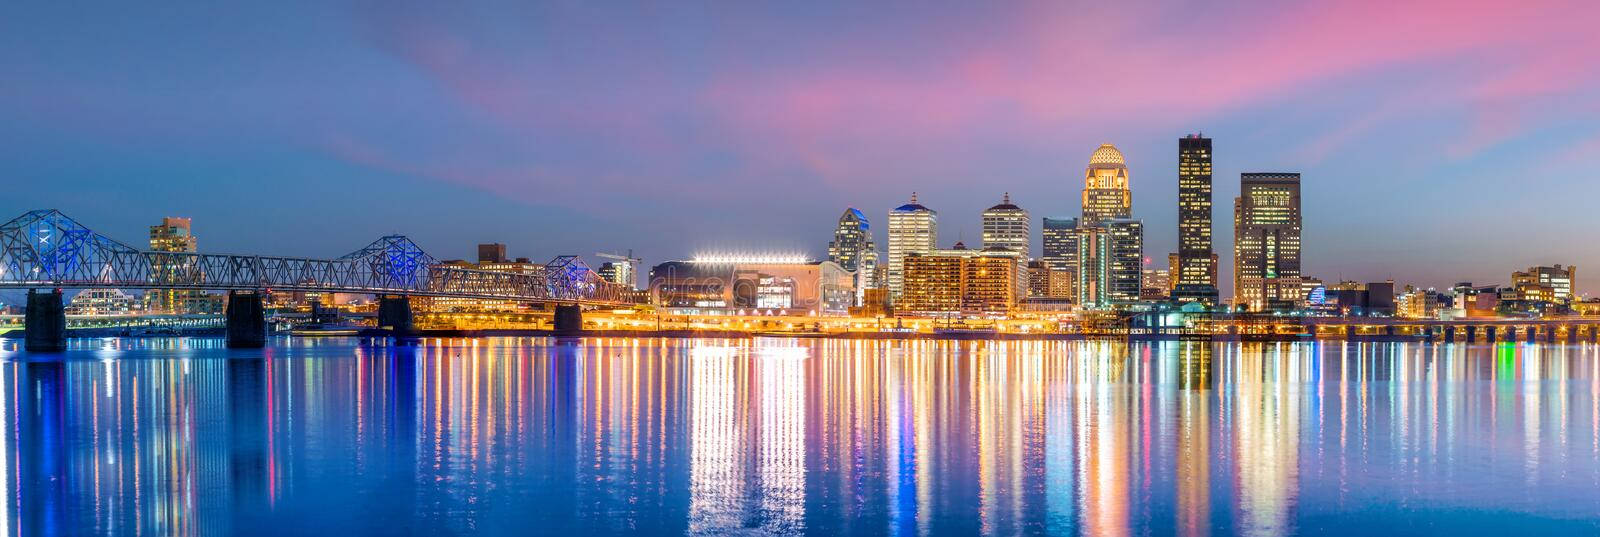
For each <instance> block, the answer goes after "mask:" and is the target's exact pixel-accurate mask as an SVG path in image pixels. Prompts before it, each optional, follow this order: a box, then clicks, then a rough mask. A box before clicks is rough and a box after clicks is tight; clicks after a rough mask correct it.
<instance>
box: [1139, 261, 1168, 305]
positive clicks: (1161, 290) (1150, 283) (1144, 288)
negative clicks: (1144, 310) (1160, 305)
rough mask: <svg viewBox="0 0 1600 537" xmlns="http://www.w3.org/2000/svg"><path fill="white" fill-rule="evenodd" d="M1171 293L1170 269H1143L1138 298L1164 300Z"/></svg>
mask: <svg viewBox="0 0 1600 537" xmlns="http://www.w3.org/2000/svg"><path fill="white" fill-rule="evenodd" d="M1171 293H1172V271H1171V270H1169V269H1148V268H1147V269H1144V272H1143V275H1142V278H1141V282H1140V284H1139V299H1140V300H1166V299H1167V298H1169V297H1170V296H1171Z"/></svg>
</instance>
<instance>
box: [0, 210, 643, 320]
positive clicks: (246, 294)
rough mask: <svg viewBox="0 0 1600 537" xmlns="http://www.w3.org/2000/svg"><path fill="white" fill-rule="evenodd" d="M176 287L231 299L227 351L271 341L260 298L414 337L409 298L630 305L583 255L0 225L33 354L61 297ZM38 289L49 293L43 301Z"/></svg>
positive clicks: (4, 280)
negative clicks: (372, 299) (288, 298)
mask: <svg viewBox="0 0 1600 537" xmlns="http://www.w3.org/2000/svg"><path fill="white" fill-rule="evenodd" d="M88 288H115V289H179V290H220V291H228V292H229V300H228V304H227V317H228V327H229V330H228V339H229V344H230V345H233V346H241V347H259V346H261V345H262V344H264V343H265V338H266V336H265V327H266V322H265V320H264V316H265V309H264V308H263V303H262V298H263V297H264V296H265V295H267V294H269V293H272V292H274V291H303V292H325V293H354V294H370V295H375V296H377V297H379V301H380V304H379V322H380V325H381V326H389V327H392V328H393V330H395V331H396V333H406V332H409V331H410V329H411V310H410V303H409V301H408V297H410V296H433V297H452V298H468V299H485V300H507V301H515V302H524V303H541V304H556V313H557V315H556V318H557V319H558V321H562V322H559V323H558V325H564V326H568V327H570V325H571V324H572V323H573V322H577V323H578V325H579V326H578V327H576V328H571V329H572V330H577V329H580V328H581V324H582V310H581V307H582V306H586V305H588V306H616V305H626V304H627V303H628V302H627V300H626V299H625V297H626V295H625V293H624V291H625V288H624V287H623V286H620V285H616V284H613V283H610V282H607V281H605V280H603V279H601V278H600V277H599V275H598V274H596V273H595V272H594V271H593V270H590V269H589V267H588V265H586V264H584V262H583V261H582V260H581V259H579V258H578V257H577V256H561V257H557V258H555V259H554V260H552V261H551V262H550V263H547V264H546V265H545V266H544V267H543V270H536V271H528V272H503V271H487V270H474V269H466V268H460V267H455V266H449V265H443V264H441V263H439V261H438V259H436V258H434V257H433V256H431V255H428V254H427V253H426V252H424V251H423V250H422V249H421V248H420V247H418V246H417V245H416V243H413V242H411V240H410V239H408V238H406V237H405V236H402V235H390V236H385V237H382V238H379V239H378V240H376V241H373V242H372V243H371V244H368V245H367V246H365V247H363V248H361V249H358V250H356V251H354V252H351V253H349V254H346V255H344V256H341V257H338V258H335V259H313V258H296V257H278V256H261V255H227V254H201V253H195V252H152V251H144V250H139V249H136V248H133V247H131V246H128V245H126V244H123V243H121V242H118V241H116V240H114V239H111V238H109V237H106V236H104V235H101V234H99V233H96V232H94V231H93V230H91V229H89V228H87V227H85V226H83V225H82V224H79V223H78V222H77V221H76V220H73V219H72V218H70V217H68V216H66V215H65V214H62V213H61V212H60V211H56V210H37V211H29V212H27V213H25V214H23V215H22V216H18V217H16V218H13V219H11V220H10V221H8V222H6V223H5V224H0V289H27V290H28V291H29V292H28V309H27V314H26V320H25V326H26V328H25V330H26V338H27V345H26V347H27V348H28V349H29V350H36V351H54V350H60V349H62V348H64V347H65V344H66V341H65V335H64V334H65V329H66V317H65V313H64V308H63V303H62V292H61V291H62V290H63V289H88ZM36 290H45V291H46V292H43V293H40V292H36Z"/></svg>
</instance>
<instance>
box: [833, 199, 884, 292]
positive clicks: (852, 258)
mask: <svg viewBox="0 0 1600 537" xmlns="http://www.w3.org/2000/svg"><path fill="white" fill-rule="evenodd" d="M828 260H829V261H832V262H834V263H836V264H838V265H839V266H841V267H844V269H845V270H848V271H851V272H853V273H855V279H856V282H855V287H856V303H857V304H862V303H863V300H864V297H863V296H862V293H864V292H865V291H866V290H867V289H871V288H874V287H877V286H878V281H877V279H876V278H875V276H876V275H877V272H878V246H877V245H876V244H873V242H872V227H871V224H869V223H868V222H867V215H865V214H862V213H861V210H859V209H856V208H855V207H850V208H847V209H845V211H844V214H843V215H841V216H840V217H839V223H838V225H837V226H835V227H834V229H833V241H832V242H829V243H828Z"/></svg>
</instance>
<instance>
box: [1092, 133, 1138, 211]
mask: <svg viewBox="0 0 1600 537" xmlns="http://www.w3.org/2000/svg"><path fill="white" fill-rule="evenodd" d="M1132 216H1133V193H1132V192H1131V191H1130V190H1129V186H1128V166H1127V164H1126V163H1125V162H1123V159H1122V152H1121V151H1119V150H1117V148H1116V146H1113V145H1111V144H1102V145H1101V146H1100V147H1099V148H1098V149H1095V151H1094V154H1093V155H1090V156H1089V166H1088V167H1087V168H1086V169H1085V171H1084V178H1083V220H1082V222H1081V223H1082V224H1083V225H1087V226H1092V225H1096V224H1099V223H1100V222H1101V221H1103V220H1108V219H1112V218H1129V217H1132Z"/></svg>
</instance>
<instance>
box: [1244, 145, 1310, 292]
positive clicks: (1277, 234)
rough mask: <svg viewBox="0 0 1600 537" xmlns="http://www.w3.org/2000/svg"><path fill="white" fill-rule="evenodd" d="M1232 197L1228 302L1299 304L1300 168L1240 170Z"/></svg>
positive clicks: (1300, 289)
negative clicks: (1292, 170)
mask: <svg viewBox="0 0 1600 537" xmlns="http://www.w3.org/2000/svg"><path fill="white" fill-rule="evenodd" d="M1239 182H1240V189H1239V192H1240V195H1239V197H1237V198H1234V202H1233V213H1234V239H1233V240H1234V242H1233V256H1234V261H1233V303H1234V304H1235V305H1239V306H1246V307H1248V308H1249V310H1250V311H1263V310H1266V309H1268V308H1273V309H1283V308H1295V307H1299V306H1301V305H1303V299H1304V296H1303V295H1302V294H1301V291H1302V288H1301V283H1300V247H1301V245H1300V235H1301V220H1300V174H1298V173H1245V174H1240V176H1239Z"/></svg>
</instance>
